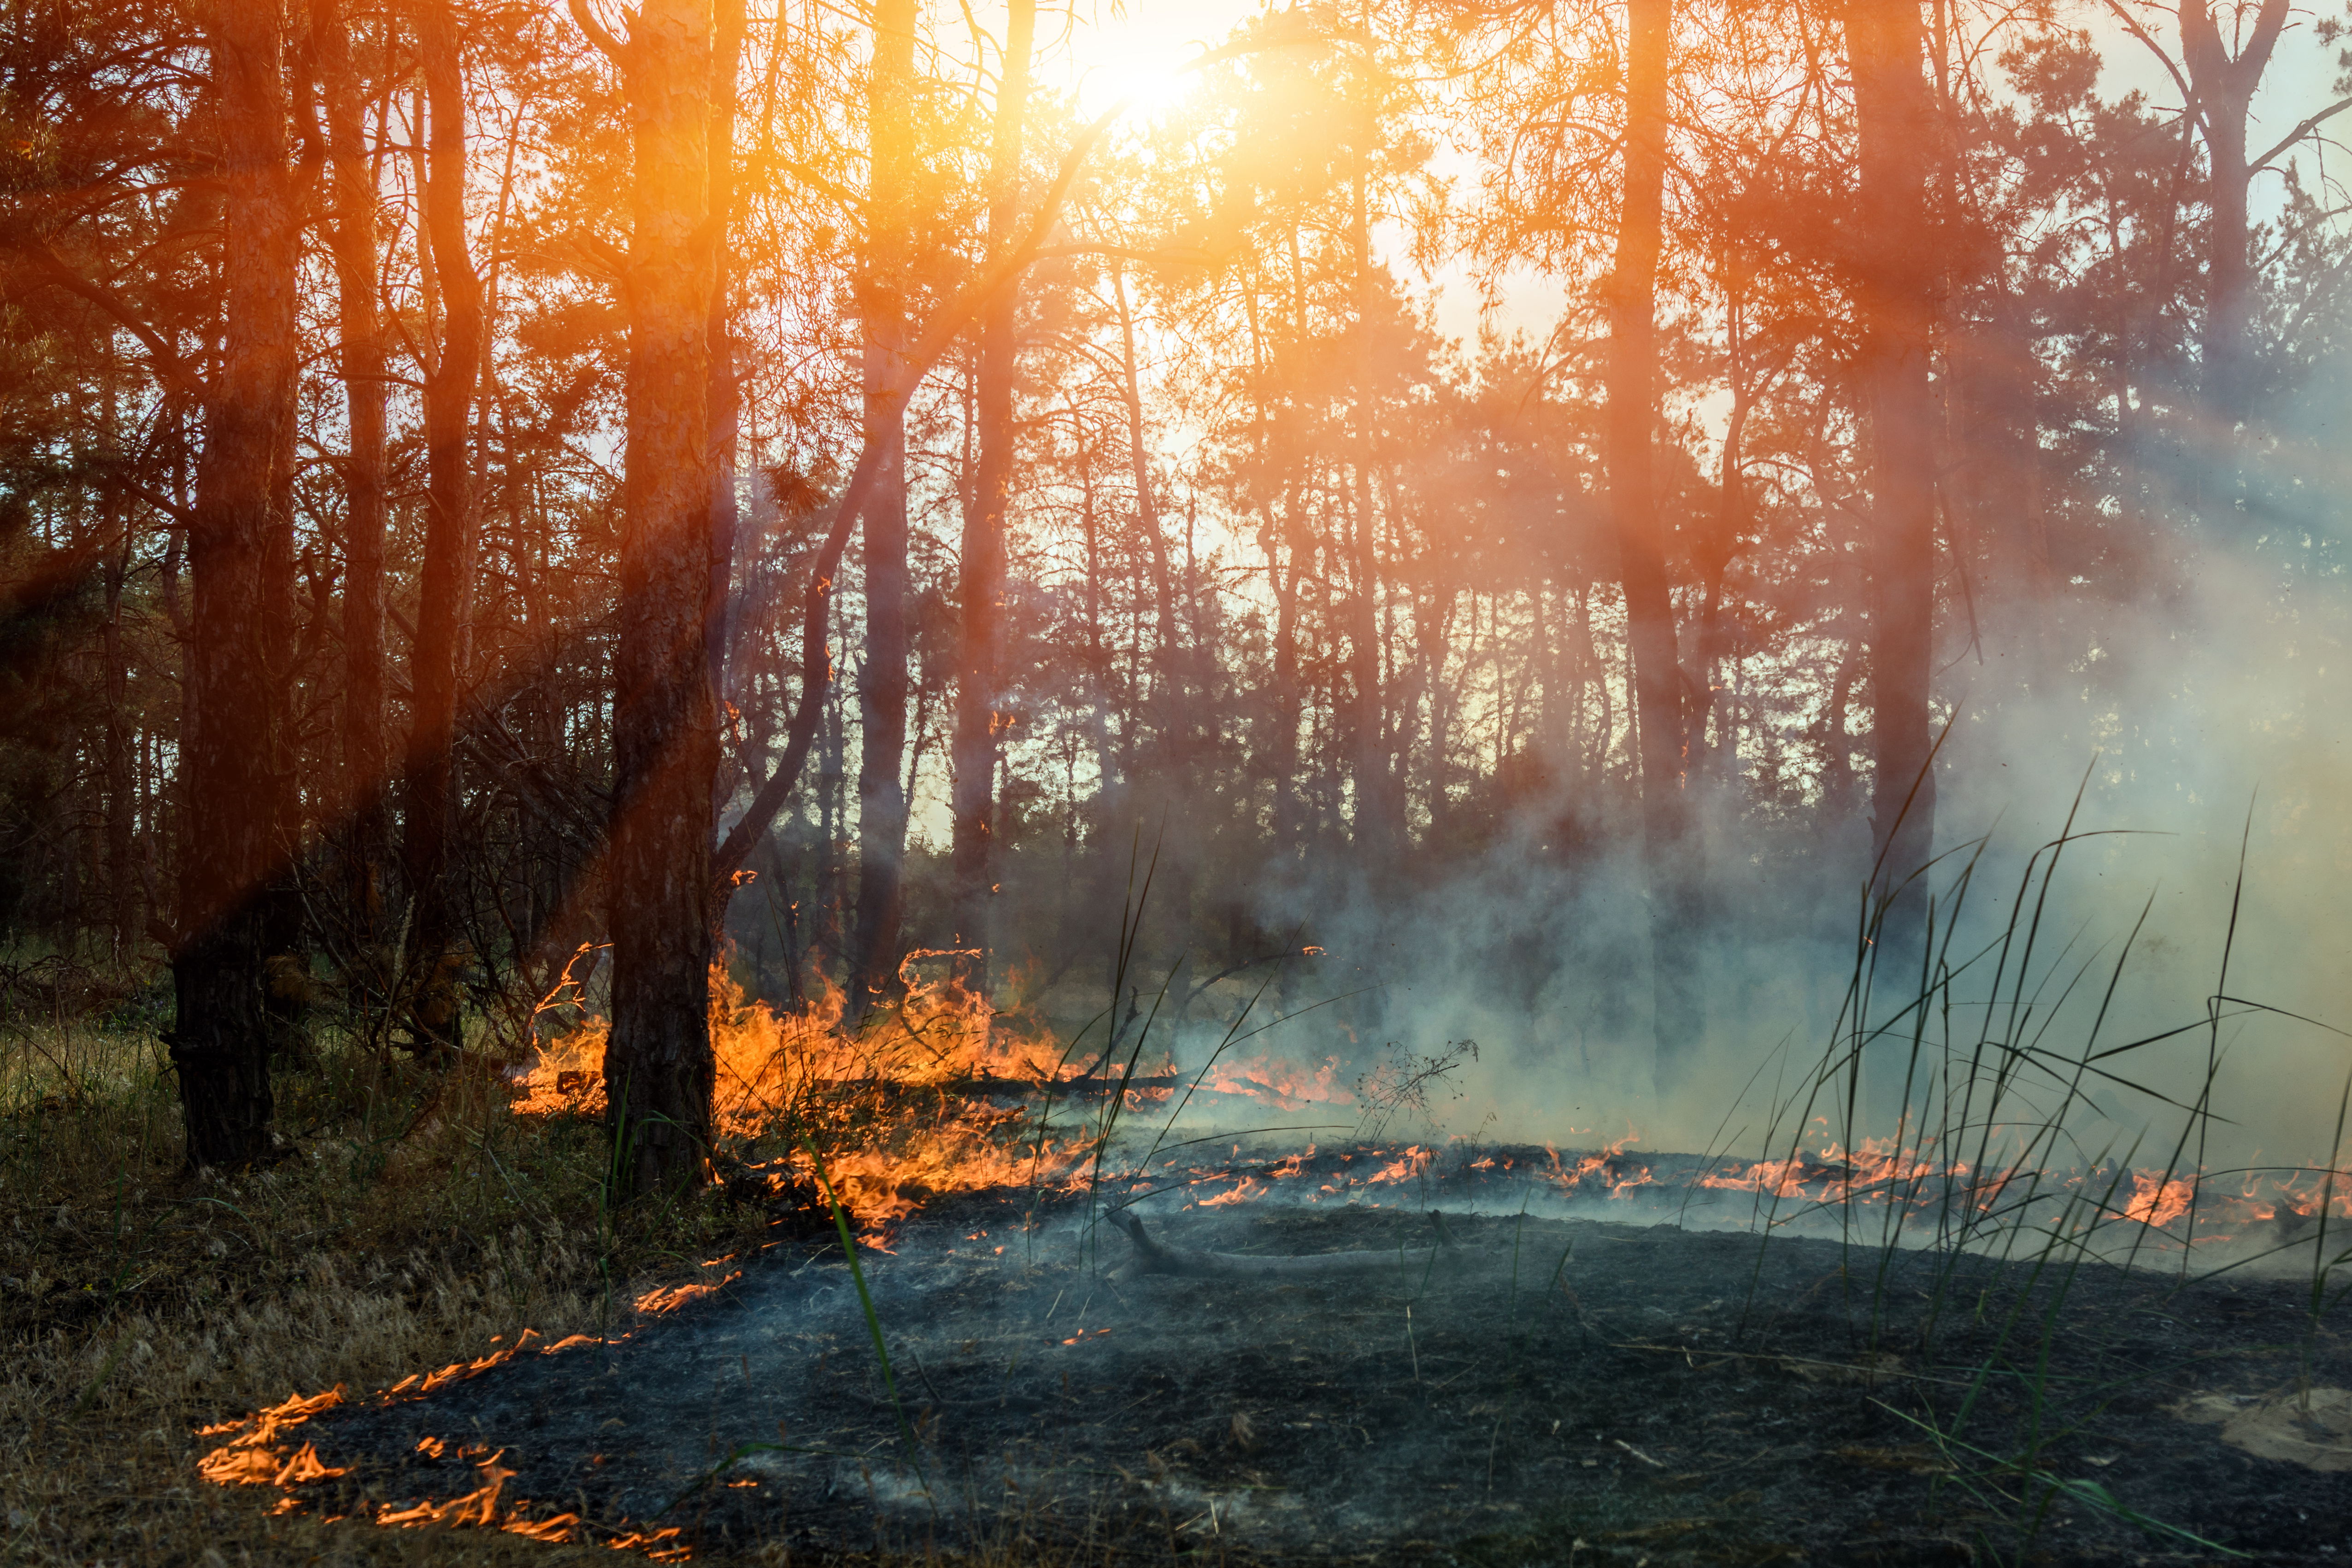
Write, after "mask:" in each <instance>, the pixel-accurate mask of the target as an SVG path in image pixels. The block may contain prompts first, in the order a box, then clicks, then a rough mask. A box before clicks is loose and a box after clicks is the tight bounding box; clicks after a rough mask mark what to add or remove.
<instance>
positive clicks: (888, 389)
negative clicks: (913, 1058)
mask: <svg viewBox="0 0 2352 1568" xmlns="http://www.w3.org/2000/svg"><path fill="white" fill-rule="evenodd" d="M914 76H915V5H914V0H877V5H875V7H874V63H873V68H872V71H871V74H870V76H869V78H868V80H867V84H866V128H867V134H868V137H869V138H870V140H871V142H872V158H871V166H872V171H873V172H872V184H871V188H870V189H869V191H868V193H867V197H866V256H865V265H864V267H863V269H862V276H861V277H859V279H858V293H859V296H860V298H859V308H860V310H861V311H862V312H863V314H864V317H865V335H866V362H865V382H866V433H865V434H866V444H867V446H868V447H870V448H874V449H876V450H877V451H878V452H879V454H880V462H881V467H880V472H879V475H878V476H877V479H876V482H875V485H874V490H873V495H872V498H871V499H870V500H868V501H867V502H866V515H865V517H864V519H863V520H864V523H865V541H864V542H865V554H864V564H865V568H866V660H865V663H864V664H862V665H860V666H859V668H858V672H857V703H858V714H859V716H860V718H861V719H862V720H863V721H864V723H863V727H862V730H861V733H860V735H859V737H858V749H857V935H856V942H855V947H856V954H855V958H854V963H853V973H852V975H851V977H850V978H851V984H852V986H853V995H854V996H855V997H856V998H858V1002H859V1004H861V1005H862V1004H863V1003H864V1001H865V1000H866V998H870V997H873V996H875V995H877V994H879V993H881V992H883V991H886V990H887V989H889V988H891V987H892V986H894V985H895V984H896V983H897V975H898V956H899V954H898V947H899V941H898V928H899V919H900V913H901V911H900V904H901V900H902V898H903V896H904V889H905V882H906V853H907V797H906V792H905V789H904V788H903V787H902V785H901V783H900V777H901V776H900V773H899V767H900V764H901V763H902V762H903V761H904V760H905V757H906V750H907V661H908V647H907V643H908V637H907V597H908V581H909V580H908V566H907V398H908V393H909V392H912V390H913V389H912V388H911V387H908V385H907V384H906V371H905V361H906V355H907V348H908V343H907V287H908V274H909V272H910V270H911V258H910V257H909V255H908V251H909V248H910V246H911V244H912V231H911V217H912V214H911V206H910V200H911V197H912V195H913V192H912V190H911V185H912V182H913V177H914V162H913V159H914V154H913V147H912V145H911V138H912V133H913V127H912V123H911V119H910V116H909V114H908V102H907V99H908V93H909V92H911V91H912V89H913V85H914Z"/></svg>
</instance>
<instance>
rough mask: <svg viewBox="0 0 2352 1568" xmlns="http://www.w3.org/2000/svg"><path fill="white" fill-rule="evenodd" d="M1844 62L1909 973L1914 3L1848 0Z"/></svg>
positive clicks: (1876, 692) (1928, 555)
mask: <svg viewBox="0 0 2352 1568" xmlns="http://www.w3.org/2000/svg"><path fill="white" fill-rule="evenodd" d="M1844 20H1845V37H1846V53H1847V57H1848V59H1849V62H1850V64H1851V66H1852V68H1853V97H1854V120H1855V127H1856V133H1857V136H1858V138H1859V141H1860V176H1861V178H1860V182H1859V185H1860V189H1859V192H1858V195H1859V207H1858V211H1857V212H1856V214H1855V220H1856V221H1855V225H1854V227H1855V232H1856V233H1857V234H1859V235H1866V236H1868V243H1867V249H1866V251H1865V254H1864V257H1863V260H1862V262H1861V264H1860V276H1859V277H1857V278H1856V280H1855V303H1856V304H1857V306H1858V307H1859V311H1858V314H1859V315H1860V318H1861V322H1860V328H1861V330H1860V338H1861V348H1860V353H1859V355H1858V359H1859V364H1858V367H1857V373H1858V378H1859V381H1860V383H1861V386H1862V389H1863V391H1862V401H1863V403H1864V410H1865V412H1866V413H1867V414H1868V419H1869V442H1870V445H1869V451H1870V476H1871V501H1872V505H1873V511H1874V533H1875V538H1874V544H1873V548H1872V550H1871V557H1870V559H1871V565H1872V571H1873V576H1874V579H1875V581H1874V589H1875V591H1874V594H1873V596H1872V604H1871V616H1872V626H1871V646H1870V673H1871V695H1872V702H1871V707H1872V715H1871V738H1872V750H1873V757H1874V779H1873V780H1872V794H1873V800H1872V809H1871V845H1872V851H1873V858H1872V887H1873V890H1874V897H1877V898H1880V899H1885V900H1888V901H1889V902H1888V904H1887V906H1886V913H1885V920H1884V922H1883V924H1882V926H1881V930H1880V933H1879V936H1878V945H1879V954H1878V956H1879V960H1880V962H1881V963H1887V962H1889V961H1890V960H1891V961H1892V962H1893V964H1894V966H1895V969H1894V972H1895V973H1898V974H1900V973H1906V972H1908V970H1907V966H1908V965H1909V964H1910V963H1911V962H1913V961H1914V960H1915V959H1916V942H1917V940H1918V938H1919V936H1920V935H1921V933H1922V932H1923V930H1924V928H1925V921H1926V914H1927V887H1926V883H1925V880H1924V879H1923V878H1921V877H1919V876H1918V875H1917V873H1919V872H1920V870H1921V868H1922V867H1924V866H1925V865H1926V864H1927V858H1928V855H1929V853H1930V846H1931V845H1932V843H1933V841H1934V839H1935V822H1936V780H1935V776H1934V774H1933V773H1932V772H1930V771H1929V769H1928V767H1927V758H1928V751H1929V721H1928V699H1929V695H1930V692H1929V685H1930V682H1931V680H1932V677H1933V674H1934V672H1933V669H1932V655H1933V652H1934V637H1933V632H1934V627H1935V613H1936V558H1935V549H1936V533H1935V514H1936V475H1935V454H1934V446H1933V438H1934V434H1935V421H1934V405H1933V401H1932V397H1931V394H1930V392H1929V389H1928V382H1927V374H1928V351H1929V346H1930V344H1929V337H1930V330H1931V327H1932V324H1933V322H1934V319H1935V310H1936V299H1935V283H1936V260H1935V257H1934V256H1933V254H1932V250H1931V240H1932V236H1931V234H1930V230H1929V224H1928V219H1927V153H1928V149H1929V146H1930V144H1931V143H1930V138H1931V137H1932V136H1933V134H1934V131H1935V125H1934V104H1933V100H1932V99H1931V98H1930V97H1929V94H1928V89H1927V77H1926V74H1925V69H1924V54H1923V50H1924V47H1925V38H1924V35H1923V33H1922V30H1921V28H1920V25H1919V8H1918V6H1917V5H1916V3H1914V0H1901V3H1900V4H1884V3H1881V0H1847V3H1846V5H1845V17H1844Z"/></svg>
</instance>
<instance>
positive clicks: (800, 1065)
mask: <svg viewBox="0 0 2352 1568" xmlns="http://www.w3.org/2000/svg"><path fill="white" fill-rule="evenodd" d="M943 956H947V955H944V954H940V953H933V952H929V951H919V952H916V953H911V954H909V955H908V956H907V958H906V960H905V962H904V963H902V964H901V965H900V967H899V975H900V977H901V979H902V980H903V981H905V982H906V989H905V991H904V993H903V994H902V995H901V996H900V997H899V998H897V999H895V1000H893V1001H891V1002H889V1003H887V1005H877V1006H876V1007H875V1008H874V1009H872V1010H871V1011H869V1012H867V1013H866V1015H865V1016H864V1017H863V1018H858V1019H852V1018H851V1017H850V1016H849V1013H848V1009H847V998H846V997H845V994H844V993H843V992H842V991H841V990H839V989H838V988H833V987H830V986H826V987H824V988H822V989H821V990H820V991H819V992H818V994H817V995H816V997H815V998H813V999H812V1000H811V1001H810V1003H809V1004H808V1006H807V1007H805V1008H804V1009H801V1010H799V1011H797V1012H785V1013H779V1012H777V1011H775V1010H774V1009H772V1008H770V1007H769V1006H768V1005H767V1004H766V1003H765V1002H762V1001H759V1000H756V999H752V998H747V997H746V996H745V995H744V993H743V988H742V987H740V985H738V984H736V983H735V981H734V980H733V979H732V978H731V977H730V976H729V975H728V974H727V972H726V970H725V968H724V967H721V966H716V965H714V966H713V967H712V968H711V972H710V1036H711V1046H712V1051H713V1054H714V1056H715V1057H716V1059H717V1068H718V1077H717V1087H716V1090H715V1092H714V1094H713V1097H712V1098H713V1107H712V1108H713V1113H714V1116H715V1119H716V1121H717V1124H718V1131H719V1135H720V1137H721V1138H722V1139H727V1140H731V1141H732V1142H734V1143H735V1144H736V1145H738V1146H739V1147H743V1148H747V1149H748V1148H753V1147H756V1146H757V1145H758V1143H759V1141H760V1140H761V1138H762V1137H763V1136H768V1135H772V1134H774V1133H775V1132H776V1130H777V1129H779V1128H782V1127H791V1128H793V1129H796V1130H799V1131H800V1132H802V1133H803V1134H805V1135H811V1136H813V1138H814V1142H816V1143H817V1144H819V1145H822V1146H824V1149H825V1154H824V1176H825V1178H826V1180H827V1181H828V1182H829V1183H830V1184H831V1186H832V1187H833V1189H834V1191H835V1193H836V1194H837V1195H838V1196H839V1197H840V1199H841V1203H842V1206H843V1207H845V1208H846V1209H847V1210H848V1211H849V1212H850V1214H851V1215H852V1216H853V1217H855V1218H856V1221H857V1222H858V1224H859V1225H860V1226H861V1227H864V1228H866V1234H865V1235H864V1236H863V1237H862V1238H861V1239H864V1240H866V1241H868V1242H871V1243H875V1244H877V1245H878V1244H879V1243H880V1242H881V1241H882V1240H883V1239H884V1236H883V1233H882V1231H881V1229H880V1228H881V1227H885V1226H887V1225H889V1224H891V1223H893V1222H894V1221H897V1220H898V1219H901V1218H905V1217H906V1216H907V1215H908V1214H910V1213H912V1212H914V1211H915V1210H916V1209H918V1208H919V1207H921V1206H922V1203H923V1201H924V1199H925V1198H926V1197H929V1196H930V1195H932V1194H937V1193H943V1192H956V1191H970V1190H973V1189H977V1188H983V1187H1003V1186H1039V1187H1043V1188H1045V1189H1047V1190H1059V1189H1061V1188H1063V1187H1065V1186H1067V1184H1068V1183H1069V1182H1070V1181H1071V1180H1072V1179H1073V1177H1074V1176H1075V1175H1076V1172H1077V1170H1078V1167H1079V1166H1081V1164H1082V1163H1083V1162H1084V1161H1086V1160H1087V1158H1088V1157H1089V1156H1091V1155H1092V1154H1093V1153H1094V1148H1095V1142H1094V1140H1093V1139H1092V1138H1091V1137H1087V1136H1083V1135H1078V1136H1071V1137H1064V1138H1055V1137H1053V1136H1050V1135H1036V1134H1032V1133H1031V1132H1030V1131H1029V1128H1030V1125H1031V1121H1032V1118H1031V1113H1029V1112H1028V1111H1027V1110H1025V1109H1022V1108H1017V1107H1016V1108H1006V1107H1003V1106H1000V1105H997V1104H994V1103H991V1102H990V1101H989V1100H988V1099H987V1098H986V1095H985V1093H984V1092H982V1091H984V1090H985V1089H986V1088H988V1087H991V1086H1002V1085H1004V1084H1007V1083H1018V1084H1030V1085H1035V1086H1038V1087H1040V1088H1043V1087H1045V1086H1047V1085H1050V1084H1053V1083H1056V1082H1070V1081H1073V1080H1076V1079H1078V1078H1080V1076H1081V1075H1082V1073H1083V1071H1084V1069H1085V1067H1086V1066H1087V1062H1086V1061H1083V1060H1077V1059H1078V1058H1082V1057H1084V1056H1085V1054H1086V1053H1084V1052H1075V1051H1070V1050H1069V1049H1068V1048H1067V1047H1066V1046H1065V1045H1063V1044H1061V1043H1059V1042H1058V1041H1057V1040H1055V1037H1054V1035H1053V1033H1052V1032H1051V1031H1050V1030H1048V1029H1046V1028H1045V1025H1044V1024H1043V1022H1042V1021H1041V1020H1039V1019H1035V1018H1034V1017H1032V1016H1029V1015H1026V1014H1023V1013H1019V1012H1013V1013H999V1012H997V1011H996V1010H995V1009H992V1008H991V1007H990V1006H989V1004H988V1002H987V999H986V998H982V997H981V996H978V995H976V994H975V993H973V992H971V991H970V990H967V989H965V988H963V987H962V986H961V985H959V984H958V983H957V982H956V981H955V980H954V979H953V978H952V977H950V976H949V975H946V974H941V975H939V976H937V977H925V976H924V975H923V974H922V973H921V972H920V970H921V967H922V966H923V964H924V963H926V962H928V961H929V960H932V959H937V958H940V957H943ZM608 1027H609V1026H608V1025H607V1023H606V1022H605V1020H604V1019H600V1018H593V1017H592V1018H590V1019H587V1020H586V1021H585V1022H584V1023H583V1024H582V1025H580V1026H579V1027H578V1028H575V1029H573V1030H570V1031H568V1032H566V1033H564V1034H562V1035H559V1036H558V1037H556V1038H555V1039H553V1040H550V1041H549V1042H548V1043H547V1044H546V1045H544V1046H543V1047H541V1051H540V1052H539V1056H538V1059H537V1060H536V1061H533V1062H532V1063H531V1065H530V1068H529V1069H528V1070H527V1071H525V1072H523V1073H522V1074H521V1075H520V1078H519V1079H518V1080H517V1082H516V1092H515V1099H514V1106H515V1109H516V1110H517V1111H518V1112H520V1113H524V1114H551V1113H558V1112H568V1113H572V1114H575V1115H588V1116H595V1115H601V1114H603V1113H604V1042H605V1037H606V1033H607V1030H608ZM1326 1076H1327V1077H1328V1073H1327V1075H1326ZM1130 1097H1131V1098H1132V1097H1133V1096H1132V1095H1131V1096H1130ZM758 1168H760V1169H761V1171H762V1173H763V1174H765V1175H766V1176H768V1177H769V1180H770V1183H771V1186H772V1187H774V1188H778V1189H781V1188H782V1186H785V1185H786V1184H787V1182H796V1183H797V1184H798V1185H801V1186H806V1185H807V1184H808V1180H809V1178H810V1177H812V1176H814V1174H815V1163H814V1159H813V1158H812V1157H811V1155H810V1154H809V1152H808V1150H807V1148H806V1147H805V1146H793V1147H791V1148H788V1149H786V1150H784V1151H783V1152H782V1154H781V1155H779V1156H778V1157H777V1158H775V1159H774V1160H772V1161H771V1162H769V1163H768V1164H767V1165H765V1166H761V1167H758Z"/></svg>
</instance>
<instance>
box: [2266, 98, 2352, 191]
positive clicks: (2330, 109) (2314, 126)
mask: <svg viewBox="0 0 2352 1568" xmlns="http://www.w3.org/2000/svg"><path fill="white" fill-rule="evenodd" d="M2347 109H2352V98H2339V99H2336V101H2335V102H2334V103H2331V104H2329V105H2328V106H2327V107H2326V109H2323V110H2320V111H2319V112H2318V113H2317V114H2315V115H2313V116H2311V117H2310V118H2309V119H2307V120H2305V121H2303V123H2302V124H2300V125H2298V126H2296V127H2295V128H2294V130H2293V131H2288V132H2287V133H2286V134H2285V135H2284V137H2281V138H2280V139H2279V143H2278V145H2277V146H2275V147H2273V148H2272V149H2271V150H2270V151H2269V152H2265V153H2263V155H2262V156H2261V157H2259V158H2256V159H2254V160H2252V162H2249V163H2248V164H2247V165H2246V170H2247V172H2249V173H2251V172H2253V171H2254V170H2256V169H2260V168H2262V167H2263V165H2264V164H2266V163H2268V162H2270V161H2271V160H2272V159H2273V158H2275V157H2277V156H2278V155H2279V154H2280V153H2282V152H2285V151H2286V150H2287V149H2288V148H2290V147H2292V146H2294V144H2295V143H2296V142H2298V141H2302V140H2303V139H2304V138H2305V137H2306V136H2308V135H2310V134H2311V133H2312V132H2313V131H2316V130H2318V129H2319V128H2320V127H2321V126H2322V125H2325V124H2326V123H2327V121H2329V120H2333V119H2335V118H2336V116H2337V115H2339V114H2341V113H2343V112H2344V111H2345V110H2347Z"/></svg>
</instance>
